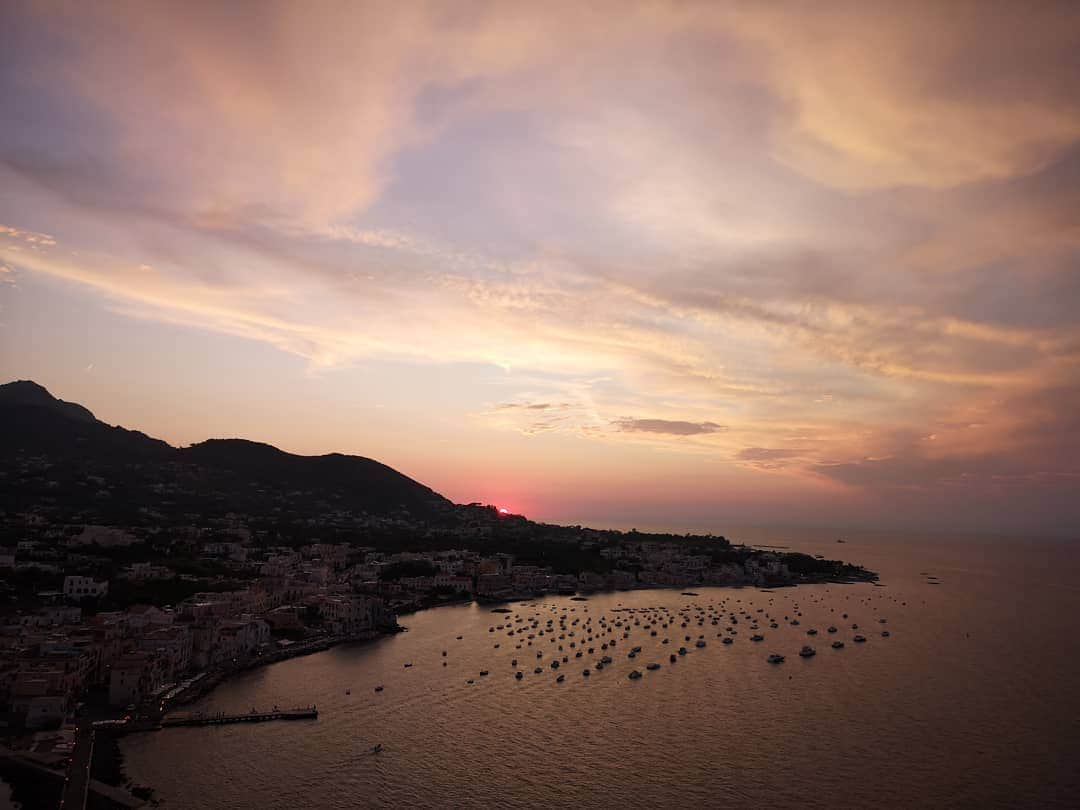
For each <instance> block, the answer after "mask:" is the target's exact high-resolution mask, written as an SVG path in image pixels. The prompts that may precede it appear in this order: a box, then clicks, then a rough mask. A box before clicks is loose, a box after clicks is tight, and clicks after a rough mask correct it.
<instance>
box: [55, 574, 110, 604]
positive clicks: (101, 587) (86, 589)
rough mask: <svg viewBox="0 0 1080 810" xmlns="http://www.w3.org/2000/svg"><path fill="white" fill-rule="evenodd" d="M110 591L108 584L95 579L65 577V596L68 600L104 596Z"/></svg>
mask: <svg viewBox="0 0 1080 810" xmlns="http://www.w3.org/2000/svg"><path fill="white" fill-rule="evenodd" d="M108 591H109V583H108V582H97V581H96V580H95V579H94V578H93V577H64V596H65V597H67V598H68V599H88V598H91V597H95V596H104V595H105V594H106V593H108Z"/></svg>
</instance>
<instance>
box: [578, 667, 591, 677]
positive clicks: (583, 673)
mask: <svg viewBox="0 0 1080 810" xmlns="http://www.w3.org/2000/svg"><path fill="white" fill-rule="evenodd" d="M581 674H582V675H584V676H585V677H586V678H588V677H589V675H591V674H592V673H591V672H589V670H588V669H587V668H586V669H583V670H582V671H581Z"/></svg>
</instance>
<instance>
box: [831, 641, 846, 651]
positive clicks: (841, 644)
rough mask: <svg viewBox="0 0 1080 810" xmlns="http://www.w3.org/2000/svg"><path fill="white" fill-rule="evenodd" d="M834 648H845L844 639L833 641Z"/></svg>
mask: <svg viewBox="0 0 1080 810" xmlns="http://www.w3.org/2000/svg"><path fill="white" fill-rule="evenodd" d="M832 648H833V649H834V650H842V649H843V648H844V642H842V641H834V642H833V643H832Z"/></svg>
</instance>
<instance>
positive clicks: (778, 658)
mask: <svg viewBox="0 0 1080 810" xmlns="http://www.w3.org/2000/svg"><path fill="white" fill-rule="evenodd" d="M767 660H768V662H769V663H770V664H782V663H784V656H782V655H780V653H773V654H772V655H770V656H769V657H768V659H767Z"/></svg>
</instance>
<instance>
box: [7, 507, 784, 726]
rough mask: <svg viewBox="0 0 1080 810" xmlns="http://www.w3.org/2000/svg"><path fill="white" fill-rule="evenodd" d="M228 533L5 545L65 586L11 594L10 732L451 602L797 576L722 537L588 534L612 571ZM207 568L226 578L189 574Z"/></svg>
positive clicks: (464, 552) (123, 702)
mask: <svg viewBox="0 0 1080 810" xmlns="http://www.w3.org/2000/svg"><path fill="white" fill-rule="evenodd" d="M473 511H474V512H477V513H479V514H481V515H485V514H486V515H489V516H490V518H491V522H492V524H493V525H497V524H498V523H506V524H514V523H518V524H525V523H527V522H526V521H524V520H523V519H522V518H518V517H516V516H502V515H499V513H498V512H497V511H496V510H494V509H493V508H489V507H473ZM229 523H230V525H229V526H226V527H224V528H223V527H204V528H198V527H194V526H192V527H186V528H185V529H184V530H182V531H176V532H171V533H169V536H168V537H167V538H163V537H161V536H160V534H159V535H158V536H156V537H154V538H153V539H152V540H151V539H150V538H149V537H148V536H146V534H145V532H143V531H141V530H139V529H129V528H120V527H111V526H95V525H87V526H80V527H71V526H59V527H46V526H43V525H38V526H37V531H34V532H32V533H33V534H34V535H35V537H36V539H32V540H21V541H18V542H17V543H16V545H15V546H14V547H9V548H6V549H5V553H3V554H0V567H2V568H3V569H4V570H5V571H6V572H7V573H8V574H13V575H15V576H14V579H23V580H25V579H26V578H27V577H32V578H33V579H35V580H37V581H39V582H49V583H56V586H57V587H56V588H55V589H52V588H45V589H40V590H36V591H34V592H33V593H27V594H22V595H19V594H15V593H9V595H8V598H9V600H16V602H17V603H18V604H19V605H21V606H22V607H21V609H18V610H15V611H13V612H7V613H6V615H5V616H4V617H3V624H2V626H0V644H2V645H3V652H4V654H3V658H2V664H0V700H2V702H3V705H4V708H5V712H6V714H5V715H4V716H5V718H6V722H7V728H8V729H14V728H19V727H22V728H25V729H29V730H38V729H46V728H56V727H59V726H61V725H63V724H64V723H66V722H71V721H72V720H73V719H74V716H75V714H76V713H77V712H78V710H79V709H80V708H81V706H82V704H83V702H84V700H86V699H87V697H88V696H93V697H96V699H97V701H98V703H100V704H104V705H106V706H108V707H112V708H114V709H117V710H128V711H133V710H135V709H136V708H141V707H143V706H145V705H146V704H150V705H153V706H158V707H159V708H165V707H167V706H170V705H175V704H176V703H180V702H183V701H185V700H186V699H189V698H190V697H192V696H195V695H199V694H202V693H203V692H204V691H205V689H206V688H208V686H209V685H210V684H212V683H215V682H216V681H217V680H220V679H221V678H222V677H225V676H227V675H228V674H229V673H230V672H232V671H236V670H238V669H243V668H247V667H250V666H252V665H256V664H259V663H264V662H269V661H274V660H280V659H281V658H284V657H288V656H290V655H296V654H302V653H304V652H309V651H312V650H316V649H325V648H326V647H327V646H329V645H331V644H335V643H339V642H343V641H350V640H351V641H356V640H363V639H370V638H373V637H375V636H377V635H378V634H380V633H384V632H392V631H394V630H395V629H397V626H398V625H397V617H398V615H399V614H401V613H403V612H407V611H412V610H415V609H418V608H422V607H428V606H433V605H437V604H439V603H442V602H448V601H457V600H471V599H481V600H491V601H499V600H520V599H528V598H531V597H535V596H539V595H542V594H548V593H562V594H574V593H579V592H580V593H587V592H591V591H598V590H625V589H632V588H654V587H674V588H684V587H692V586H698V585H732V584H747V585H783V584H789V583H791V582H793V581H794V579H795V577H794V575H793V573H792V571H791V569H790V567H789V565H788V564H787V563H786V562H785V561H784V559H783V556H782V555H780V554H777V553H772V552H768V551H766V552H753V551H751V550H750V549H742V548H741V547H732V546H731V545H730V544H728V543H727V541H726V540H724V539H723V538H695V539H694V540H689V539H683V540H675V539H656V540H653V539H647V538H649V537H650V536H649V535H640V539H631V538H632V536H624V537H623V538H622V541H621V542H612V538H611V535H612V533H611V532H595V531H591V530H588V529H581V530H580V531H574V532H573V533H572V535H571V538H572V539H570V540H569V541H565V542H569V543H572V545H573V547H574V549H575V550H576V551H577V552H578V553H584V554H591V553H595V555H596V557H597V558H599V559H600V560H602V561H604V562H605V563H607V564H608V565H607V566H606V567H607V569H608V570H606V572H604V573H600V572H598V571H595V570H582V571H580V572H578V573H576V574H575V573H558V572H556V571H555V570H554V569H553V567H552V566H550V565H548V566H544V565H537V564H529V563H522V562H519V561H517V560H515V557H514V555H512V554H508V553H501V552H500V553H494V554H490V555H485V554H481V553H478V552H476V551H473V550H469V549H468V548H465V547H462V548H459V549H448V550H439V551H426V552H416V551H402V552H397V553H387V552H384V551H380V550H378V549H376V548H374V547H372V546H367V545H362V544H356V545H353V544H349V543H321V542H320V543H309V544H305V545H302V546H299V547H295V548H294V547H289V546H264V545H261V544H260V543H259V542H258V538H256V537H253V536H252V535H251V533H250V532H249V531H248V530H247V529H246V528H245V526H244V521H243V519H242V518H241V516H236V515H234V516H231V517H230V518H229ZM489 528H491V527H489ZM414 529H415V530H417V531H422V530H423V527H421V526H416V527H414ZM478 530H479V527H478V526H477V525H472V526H470V527H468V528H467V529H466V530H458V531H456V532H455V531H454V530H449V531H448V532H441V533H440V534H441V535H442V534H447V533H449V534H450V535H452V536H457V537H458V538H459V539H460V540H461V541H463V543H464V542H465V541H467V539H468V537H469V536H470V535H473V536H476V535H477V534H478ZM490 533H491V532H490V531H487V532H484V531H479V535H481V536H483V535H489V534H490ZM223 535H227V536H229V537H230V538H231V539H228V540H222V539H220V538H221V537H222V536H223ZM701 543H707V544H711V545H713V546H714V548H713V549H712V551H713V552H716V551H722V552H724V553H725V554H728V553H734V554H735V557H733V559H732V560H731V561H728V562H723V563H718V562H717V561H716V560H715V553H714V554H710V553H700V552H702V551H704V549H702V548H701V547H700V544H701ZM733 548H734V549H735V551H734V552H732V550H733ZM140 549H141V550H143V551H145V552H146V553H147V554H148V555H149V554H151V553H153V556H155V558H158V559H160V552H161V551H162V550H163V549H165V550H174V551H175V555H176V557H177V561H178V564H177V566H176V567H175V568H174V567H170V565H169V564H168V563H167V562H165V563H162V562H148V561H141V562H130V563H127V564H124V565H117V564H116V562H115V561H116V559H117V558H118V557H119V556H126V557H131V558H134V557H135V556H137V551H138V550H140ZM121 551H122V552H123V554H122V555H120V554H118V553H117V552H121ZM739 555H741V556H742V557H743V559H741V560H740V559H738V556H739ZM166 559H167V557H166ZM196 563H201V564H203V565H204V566H205V568H206V570H207V571H213V572H215V573H213V574H212V575H205V574H204V575H201V576H200V575H195V574H191V573H184V571H185V570H187V569H190V568H191V566H192V564H196ZM177 586H180V588H183V587H184V586H187V587H188V589H189V590H193V592H192V593H191V594H190V595H189V596H186V597H185V598H183V599H180V600H177V601H176V602H175V603H170V604H150V603H146V602H139V601H132V600H131V596H132V594H135V593H139V592H143V593H146V592H152V591H153V590H155V589H156V590H157V591H158V593H168V592H170V591H173V592H175V590H176V588H177ZM234 586H235V587H234ZM5 587H6V588H7V589H8V590H9V592H10V591H11V590H12V586H11V585H7V586H5ZM199 588H205V590H199ZM31 605H32V606H31Z"/></svg>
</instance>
